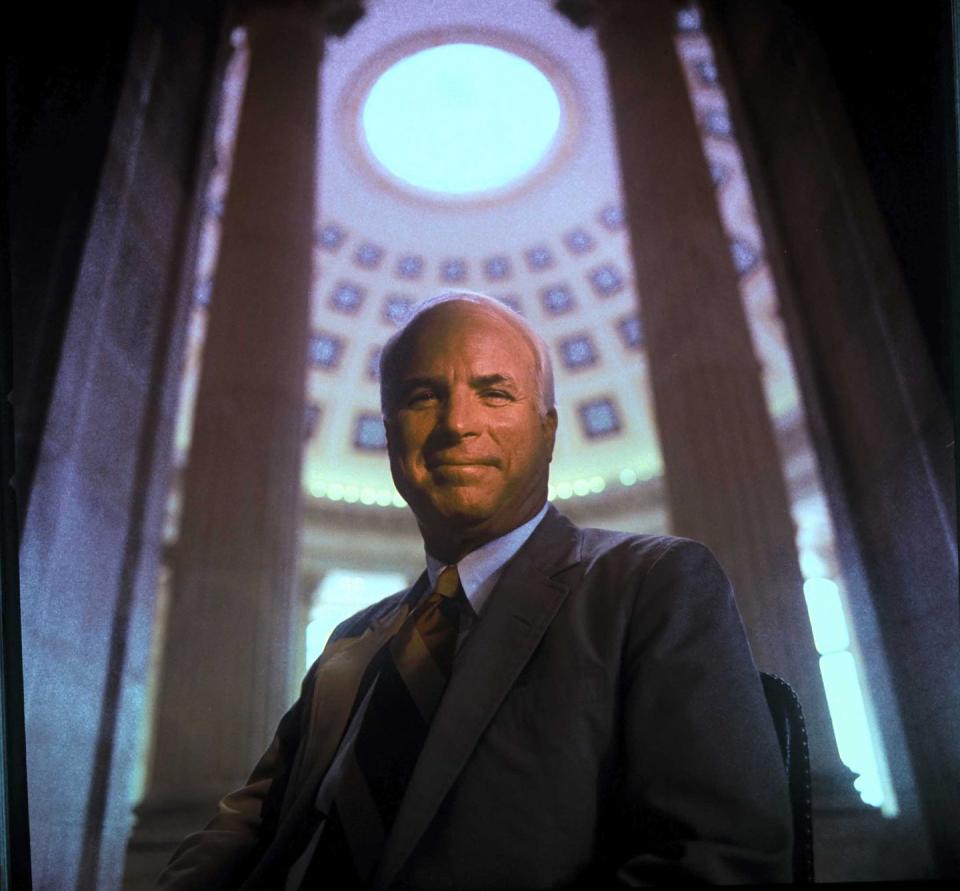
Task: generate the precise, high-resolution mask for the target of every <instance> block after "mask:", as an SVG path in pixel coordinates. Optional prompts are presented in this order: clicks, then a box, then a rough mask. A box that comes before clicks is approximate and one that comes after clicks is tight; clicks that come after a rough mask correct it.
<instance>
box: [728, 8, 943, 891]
mask: <svg viewBox="0 0 960 891" xmlns="http://www.w3.org/2000/svg"><path fill="white" fill-rule="evenodd" d="M709 9H710V12H711V17H712V23H713V26H714V28H715V29H716V31H717V32H718V34H720V35H722V43H723V46H724V47H725V50H726V63H727V68H728V74H729V76H730V77H731V79H732V80H733V82H734V83H735V84H736V94H737V97H738V101H737V108H738V124H739V125H740V126H741V128H742V129H743V130H744V131H746V132H748V133H749V137H750V139H749V144H750V145H749V148H750V151H749V152H748V162H749V165H750V167H751V174H752V177H753V178H754V179H755V180H756V182H757V183H758V184H759V189H758V191H760V192H761V198H762V200H761V202H760V204H761V211H762V216H763V222H764V225H765V227H766V228H767V229H768V230H769V239H770V244H771V246H772V254H773V256H774V258H775V262H774V271H775V275H776V276H777V282H778V290H779V291H780V292H781V295H782V299H783V306H784V319H785V322H786V324H787V328H788V331H789V333H790V340H791V346H792V349H793V351H794V354H795V357H796V361H797V365H798V371H799V379H800V385H801V388H802V390H803V394H804V400H805V402H806V404H807V407H808V412H809V413H810V415H811V418H812V426H813V436H814V440H815V442H816V447H817V451H818V455H819V457H820V461H821V464H822V466H823V467H824V473H825V476H826V478H827V483H828V492H829V494H830V499H831V510H832V513H833V514H834V518H835V522H836V525H837V528H838V536H839V545H840V549H841V551H842V555H843V562H844V564H845V565H844V570H845V575H846V576H847V577H848V579H849V581H850V587H851V589H852V591H853V593H854V596H853V598H852V603H851V606H852V608H853V611H854V613H855V618H856V619H857V621H858V625H859V626H860V627H861V629H862V630H863V632H864V635H863V636H864V638H865V639H866V640H867V641H869V644H870V652H869V654H868V655H869V658H868V664H869V665H870V669H871V671H872V674H873V679H874V680H875V681H876V686H877V690H878V692H879V695H878V697H877V699H878V702H879V707H880V710H881V720H882V722H883V726H884V732H885V735H886V737H887V738H886V743H887V746H888V755H889V756H890V767H891V770H892V772H893V774H894V781H895V783H896V785H897V792H898V796H900V799H901V809H902V813H901V817H900V818H899V821H892V822H891V823H888V824H886V825H884V826H879V827H876V828H875V829H870V828H869V827H866V826H865V827H864V829H863V831H862V832H861V833H860V834H859V836H857V834H856V833H854V834H853V835H851V834H850V833H846V835H845V836H844V837H842V838H841V837H839V836H838V838H837V839H836V840H835V843H836V845H837V849H838V851H841V852H843V853H844V854H845V856H846V857H847V858H848V861H849V862H857V861H859V862H860V863H862V864H863V865H864V867H867V868H872V869H873V870H875V871H876V872H875V873H874V876H875V877H877V878H903V877H905V875H904V874H902V873H901V870H903V869H904V868H906V869H907V873H906V875H918V874H927V875H940V876H946V875H954V874H957V871H958V869H960V863H958V861H957V859H956V852H957V850H958V844H957V837H956V826H957V815H958V812H960V800H958V799H957V797H956V794H955V792H956V789H957V788H960V781H957V779H956V776H955V769H956V765H957V764H958V763H960V755H958V752H957V749H956V746H957V737H956V734H955V732H954V729H953V728H955V726H956V722H957V720H958V717H960V703H958V700H957V696H956V690H957V689H958V686H960V680H958V671H960V666H958V664H957V659H956V641H957V637H958V615H957V552H956V525H955V516H956V513H955V480H954V455H953V418H952V415H951V412H950V407H949V402H948V400H947V398H946V394H945V392H944V386H943V381H942V378H941V377H940V376H938V374H937V373H936V367H935V366H936V363H935V362H933V361H932V359H931V349H932V348H933V349H934V350H935V348H936V346H937V341H938V340H939V337H938V336H937V335H936V334H935V333H933V332H932V331H931V330H930V328H929V327H928V326H927V327H925V326H924V325H923V324H922V323H921V322H922V320H923V319H924V318H926V319H927V320H928V321H929V319H930V317H931V313H933V315H936V312H937V309H936V308H937V307H938V306H940V295H938V294H934V295H932V296H931V295H930V294H929V293H927V292H926V291H925V290H923V289H922V288H920V285H919V283H920V282H922V281H927V282H928V283H929V282H933V281H940V282H946V281H947V280H948V278H947V277H948V275H949V264H948V261H949V258H948V256H947V252H946V249H945V247H946V245H947V243H948V239H947V237H946V236H945V235H944V228H943V227H944V226H945V222H946V221H945V219H944V218H943V216H941V215H940V214H938V213H937V212H936V210H935V208H937V207H940V208H941V209H942V208H944V207H945V205H946V203H947V202H945V201H944V200H942V199H941V200H940V201H938V202H933V207H932V208H931V213H930V214H923V213H919V212H918V210H917V204H916V202H917V200H918V198H917V195H915V194H909V195H908V194H907V193H909V188H910V187H909V184H910V183H914V184H917V183H918V182H919V181H920V180H921V179H923V178H924V177H917V176H915V175H910V174H905V173H903V170H904V169H905V167H906V166H907V165H910V164H912V163H915V162H916V157H915V156H913V155H912V153H911V152H909V151H904V150H903V145H902V144H903V142H904V138H902V137H901V138H900V139H899V143H900V145H898V140H897V139H892V138H888V137H889V136H890V134H889V132H888V133H887V137H884V136H882V135H881V136H878V133H879V134H883V132H884V127H883V126H880V127H878V128H871V127H865V125H864V115H863V112H862V109H860V110H858V114H854V115H850V116H849V117H848V113H847V112H848V109H847V108H845V107H844V99H843V98H841V97H843V93H841V92H838V90H837V87H836V85H835V82H834V80H833V76H832V72H831V69H830V64H829V63H828V61H827V57H826V56H825V55H824V51H823V41H821V39H820V38H821V34H822V33H823V31H824V30H828V29H826V28H825V26H824V25H823V21H822V16H821V17H820V18H818V16H817V14H816V12H817V9H816V8H815V9H814V11H813V12H812V13H810V14H809V16H808V10H806V8H805V7H804V6H803V5H801V4H794V3H777V4H770V3H758V2H752V0H743V2H736V3H716V4H710V6H709ZM941 12H942V10H941ZM871 15H880V13H878V12H877V11H876V10H873V11H871ZM890 16H891V18H890V19H888V20H887V22H888V24H887V28H886V29H883V28H880V29H879V31H880V32H881V33H884V31H885V33H886V34H887V38H888V42H887V44H886V45H885V50H886V52H885V53H884V52H882V51H881V55H883V57H884V58H891V57H892V56H893V55H895V52H896V49H897V45H896V42H895V41H894V40H893V34H894V31H893V27H892V24H891V23H892V22H893V20H894V19H893V18H892V17H896V21H897V23H898V27H899V26H901V25H902V26H903V28H904V30H905V32H906V33H907V35H908V37H907V38H905V40H904V45H905V46H907V47H912V49H913V51H914V52H918V51H919V47H924V48H925V50H926V52H929V53H935V49H936V46H935V45H934V46H931V45H930V43H931V41H930V40H929V38H930V33H929V31H928V30H927V26H926V24H925V25H924V26H923V27H922V28H920V29H919V31H920V33H921V34H926V35H927V38H928V39H927V40H926V41H925V40H924V39H923V38H922V36H921V37H918V36H917V31H916V30H915V29H913V28H911V27H910V26H909V25H906V24H904V23H903V19H902V10H900V11H899V13H898V12H896V11H891V12H890ZM748 23H749V39H748V37H747V34H748V29H747V27H746V25H747V24H748ZM864 30H865V32H866V33H873V32H874V31H875V30H877V29H871V28H870V26H869V24H867V25H866V26H865V29H864ZM830 36H832V37H833V38H834V40H833V41H831V40H827V41H826V43H828V44H831V43H832V45H833V48H834V51H836V41H835V37H836V35H830ZM868 47H869V48H868ZM876 49H877V48H876V47H870V45H869V42H868V41H863V42H862V43H861V42H859V41H852V42H850V43H849V44H848V50H849V53H850V58H849V59H847V60H846V62H845V64H844V65H843V69H844V70H845V71H846V73H847V78H846V81H845V83H846V86H847V89H851V90H852V92H850V93H848V94H847V95H846V97H845V98H846V104H847V106H850V105H856V102H857V96H858V95H861V94H858V93H857V91H856V90H855V89H852V88H851V87H850V78H849V75H850V72H851V71H852V70H853V69H854V68H855V67H856V65H857V64H860V65H867V64H869V61H870V57H871V53H872V52H875V51H876ZM907 58H909V54H908V55H907ZM899 72H900V73H901V75H902V78H903V80H902V82H901V83H900V85H899V86H900V89H898V90H890V89H889V86H890V77H889V75H887V76H886V77H885V79H881V81H880V87H879V90H880V97H872V99H873V101H872V104H882V102H884V101H885V102H887V103H889V104H890V106H891V108H892V109H896V108H900V109H901V110H902V111H903V120H904V121H910V120H919V121H920V122H921V128H920V129H921V132H922V133H924V132H925V133H927V134H931V133H935V132H938V131H940V132H943V128H944V123H943V122H942V121H940V120H939V119H935V120H930V118H929V115H931V114H933V115H935V114H936V111H937V109H936V103H932V104H931V103H930V102H924V101H922V102H919V103H918V105H917V106H916V107H914V106H913V105H912V104H911V103H912V102H913V99H914V98H915V96H916V93H917V91H920V92H921V93H922V91H923V90H924V89H925V87H926V86H927V85H928V83H929V81H928V78H929V75H930V70H929V67H928V66H924V65H921V66H920V67H919V69H918V73H917V74H916V75H914V74H913V73H912V72H911V70H910V67H909V65H904V66H902V67H901V68H900V69H899ZM941 76H942V71H941ZM840 82H841V83H843V82H844V79H843V78H841V80H840ZM884 86H885V87H886V89H884ZM861 87H862V84H861ZM924 110H925V112H926V114H925V112H924ZM886 116H887V130H888V131H889V129H890V127H891V126H892V121H894V120H895V118H896V114H895V112H894V111H890V110H888V112H887V115H886ZM851 121H853V122H854V124H857V125H858V128H856V129H855V128H854V127H851ZM871 123H876V122H875V121H871ZM907 141H908V142H909V141H910V139H909V138H908V139H907ZM858 142H859V144H858ZM947 142H948V143H949V140H947ZM864 145H868V146H871V147H872V152H873V153H874V155H875V157H874V158H873V165H872V167H873V169H872V173H873V176H874V179H873V181H871V179H870V176H869V175H868V173H867V170H866V169H865V167H864V163H863V155H864V154H865V152H864V150H863V146H864ZM927 151H928V153H930V154H932V155H938V154H939V153H940V152H942V153H943V154H942V156H941V157H942V159H943V161H942V162H941V163H939V164H938V163H936V162H935V161H933V160H932V159H931V160H930V163H931V169H930V170H928V171H927V172H926V174H925V177H926V178H927V179H928V181H929V182H930V183H933V182H939V183H940V185H941V188H942V187H943V186H944V184H946V183H949V182H950V181H951V179H952V177H951V175H949V170H950V169H951V168H950V167H949V166H948V165H947V163H946V159H947V158H948V157H949V156H950V146H949V145H940V146H937V147H935V148H931V149H928V150H927ZM869 153H870V152H866V154H869ZM877 153H880V154H882V155H885V159H884V163H882V164H881V163H879V162H878V160H877V157H876V154H877ZM953 163H955V160H954V162H953ZM901 165H903V166H901ZM884 168H885V171H886V172H885V173H884ZM898 170H899V171H900V173H899V174H898ZM881 182H882V183H883V186H882V188H880V189H878V188H877V183H881ZM898 188H901V189H905V190H906V192H905V193H904V197H903V198H902V200H898V199H897V198H896V195H897V190H898ZM920 191H921V192H922V191H923V189H920ZM877 194H885V199H884V200H881V201H880V202H878V201H877V199H876V197H875V196H876V195H877ZM911 227H915V229H916V230H918V231H919V232H921V233H922V232H926V233H928V235H929V242H928V244H927V245H926V247H925V248H924V249H923V250H919V249H918V244H919V243H920V242H921V241H922V240H923V236H922V235H918V234H916V233H914V234H912V235H911V237H910V238H909V239H907V240H906V242H904V240H903V239H902V235H903V232H904V231H905V230H906V229H909V228H911ZM891 238H892V239H893V241H891ZM923 263H927V264H929V268H927V269H925V270H924V269H922V268H920V267H921V266H922V264H923ZM901 264H903V267H902V268H901ZM911 287H913V288H920V290H917V291H911ZM918 315H919V316H920V319H921V322H918ZM927 842H929V845H930V847H929V849H926V844H927ZM891 855H892V856H891ZM886 861H889V862H886ZM918 870H919V871H920V872H919V873H918V872H917V871H918Z"/></svg>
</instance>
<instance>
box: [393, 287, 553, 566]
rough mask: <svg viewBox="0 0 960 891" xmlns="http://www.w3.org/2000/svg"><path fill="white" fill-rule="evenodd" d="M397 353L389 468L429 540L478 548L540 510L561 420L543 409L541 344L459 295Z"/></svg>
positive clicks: (410, 334)
mask: <svg viewBox="0 0 960 891" xmlns="http://www.w3.org/2000/svg"><path fill="white" fill-rule="evenodd" d="M397 350H398V354H399V356H400V359H399V361H398V362H397V363H396V365H395V368H396V377H395V379H393V380H391V381H389V382H387V384H388V386H389V390H388V393H389V397H388V404H387V415H386V428H387V449H388V452H389V455H390V469H391V472H392V473H393V480H394V483H395V484H396V486H397V490H398V491H399V492H400V494H401V495H403V497H404V498H405V499H406V500H407V503H408V504H409V505H410V507H411V508H412V509H413V512H414V514H415V515H416V517H417V521H418V522H419V524H420V528H421V531H422V532H423V535H424V539H425V541H426V542H427V545H428V547H430V546H431V543H432V541H433V542H449V541H469V542H470V543H471V544H472V547H477V546H479V545H480V544H482V543H483V542H484V541H489V540H491V539H493V538H497V537H499V536H500V535H503V534H504V533H506V532H508V531H510V530H511V529H513V528H515V527H516V526H518V525H520V524H521V523H523V522H525V521H526V520H527V519H529V518H530V517H532V516H533V515H534V514H535V513H536V512H537V510H539V508H540V506H541V505H542V504H543V501H544V499H545V498H546V492H547V475H548V468H549V464H550V459H551V457H552V455H553V443H554V436H555V433H556V426H557V416H556V412H555V411H554V410H552V409H551V410H550V411H549V412H547V413H546V414H541V411H540V393H539V390H538V383H537V373H536V356H535V353H534V349H533V345H532V344H530V343H529V342H528V340H527V339H526V338H525V337H524V336H523V334H521V333H520V331H518V330H517V329H516V328H515V327H514V326H513V325H511V324H510V322H509V320H508V319H507V318H504V317H503V316H502V315H500V314H499V313H498V312H496V311H495V310H493V309H490V308H487V307H483V306H478V305H477V304H473V303H468V302H464V301H454V302H450V303H444V304H440V305H439V306H438V307H436V308H435V309H432V310H428V311H427V312H426V313H424V315H423V316H421V317H420V318H418V319H417V320H416V321H415V322H414V323H413V324H412V326H411V328H410V329H409V330H408V331H407V332H406V334H405V336H404V338H403V341H402V342H401V343H400V344H398V345H397ZM435 553H436V552H435ZM437 556H441V555H440V554H437Z"/></svg>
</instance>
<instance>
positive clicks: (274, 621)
mask: <svg viewBox="0 0 960 891" xmlns="http://www.w3.org/2000/svg"><path fill="white" fill-rule="evenodd" d="M333 5H335V6H337V7H338V9H339V8H340V7H342V6H343V4H333ZM322 6H323V4H319V3H315V4H306V3H294V2H292V3H284V4H279V3H259V4H254V3H251V4H247V5H246V6H245V9H244V24H245V26H246V28H247V39H248V43H249V49H250V64H249V73H248V76H247V83H246V88H245V92H244V97H243V103H242V107H241V112H240V120H239V126H238V130H237V135H236V143H235V148H234V157H233V165H232V176H231V183H230V191H229V195H228V198H227V203H226V207H225V210H224V217H223V228H222V236H221V248H220V258H219V263H218V268H217V272H216V276H215V281H214V287H213V293H212V298H211V307H210V318H209V326H208V333H207V338H206V345H205V347H204V358H203V370H202V373H201V379H200V384H199V390H198V394H197V407H196V411H195V421H194V430H193V438H192V444H191V449H190V457H189V463H188V467H187V470H186V473H185V477H184V495H183V510H182V520H181V527H180V533H179V540H178V543H177V546H176V550H175V553H174V560H173V567H172V569H173V577H172V590H171V602H170V610H169V615H168V622H167V629H166V646H165V652H164V654H163V660H162V668H161V673H160V678H159V691H158V699H157V710H156V715H155V723H154V744H153V763H152V765H151V772H150V778H149V784H148V792H147V794H146V796H145V799H144V801H143V802H142V803H141V805H140V806H139V807H138V816H139V820H138V826H137V829H136V830H135V832H134V835H133V838H132V840H131V844H130V848H129V851H128V866H127V882H126V887H128V888H130V887H140V886H141V885H142V884H143V883H149V882H150V881H151V880H152V878H154V877H155V876H156V873H157V871H158V870H159V868H160V867H162V865H163V863H164V862H165V861H166V859H167V857H168V856H169V853H170V851H171V850H172V848H173V847H174V846H175V845H176V844H177V843H178V842H179V841H180V839H181V838H182V837H183V836H184V835H185V834H186V833H188V832H190V831H193V830H195V829H199V828H200V827H201V826H202V825H203V824H204V823H205V822H206V821H207V820H208V819H209V818H210V817H211V816H212V815H213V813H214V812H215V808H216V803H217V801H218V799H219V798H220V797H222V796H223V795H224V794H225V793H226V792H227V791H229V790H231V789H233V788H236V787H237V786H238V785H240V784H241V783H242V782H243V781H244V780H245V779H246V777H247V775H248V774H249V772H250V770H251V768H252V767H253V765H254V764H255V763H256V761H257V759H258V758H259V756H260V755H261V753H262V752H263V750H264V749H265V748H266V747H267V745H268V744H269V742H270V740H271V738H272V735H273V732H274V729H275V727H276V724H277V721H278V719H279V718H280V716H281V715H282V714H283V712H284V711H285V709H286V708H288V707H289V705H290V704H291V691H290V678H291V666H292V660H293V655H294V652H295V643H294V640H293V634H294V625H295V624H296V619H297V618H298V617H299V610H298V605H297V600H298V593H299V592H298V591H297V584H298V577H297V567H296V564H297V536H298V528H299V523H300V514H301V482H300V474H301V458H302V445H303V439H302V427H303V417H304V405H305V393H304V387H305V373H306V365H307V343H308V336H309V328H310V313H309V309H310V289H311V277H312V276H311V263H312V241H313V232H314V228H315V220H314V217H315V188H316V186H315V174H316V163H315V162H316V140H317V111H318V107H319V93H318V87H319V71H320V58H321V52H322V39H323V30H324V27H323V26H324V24H325V23H324V21H323V17H322V14H321V7H322ZM341 14H342V10H341ZM326 24H327V25H329V24H330V23H329V21H328V22H326Z"/></svg>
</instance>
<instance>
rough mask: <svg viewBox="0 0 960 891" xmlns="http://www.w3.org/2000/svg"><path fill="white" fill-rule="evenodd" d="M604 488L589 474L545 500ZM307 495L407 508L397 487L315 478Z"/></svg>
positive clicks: (630, 479) (631, 473) (629, 472)
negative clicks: (586, 477) (377, 487)
mask: <svg viewBox="0 0 960 891" xmlns="http://www.w3.org/2000/svg"><path fill="white" fill-rule="evenodd" d="M641 479H642V477H641V476H640V474H638V473H637V471H636V470H634V469H633V468H631V467H625V468H624V469H623V470H621V471H620V474H619V477H618V480H619V483H620V485H621V486H633V485H635V484H636V483H638V482H640V480H641ZM606 488H607V481H606V480H604V478H603V477H602V476H592V477H590V478H589V479H578V480H573V481H572V482H563V483H557V484H556V485H554V484H552V483H551V484H550V485H549V486H548V487H547V499H548V500H550V501H556V500H557V499H559V500H560V501H566V500H567V499H569V498H583V497H584V496H586V495H599V494H600V493H601V492H603V491H604V490H605V489H606ZM309 490H310V494H311V495H312V496H313V497H314V498H326V499H328V500H330V501H344V502H346V503H347V504H356V503H358V502H359V503H360V504H367V505H374V504H376V505H378V506H380V507H390V506H393V507H406V506H407V502H406V501H404V500H403V497H402V496H401V495H400V493H399V492H398V491H397V490H396V489H392V490H391V489H374V488H371V487H367V486H354V485H345V484H343V483H328V482H324V481H323V480H315V481H314V482H312V483H310V486H309Z"/></svg>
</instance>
